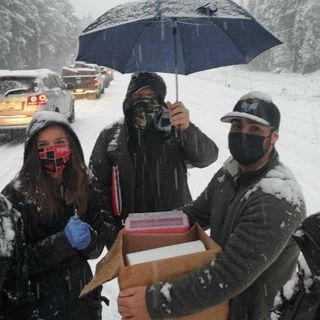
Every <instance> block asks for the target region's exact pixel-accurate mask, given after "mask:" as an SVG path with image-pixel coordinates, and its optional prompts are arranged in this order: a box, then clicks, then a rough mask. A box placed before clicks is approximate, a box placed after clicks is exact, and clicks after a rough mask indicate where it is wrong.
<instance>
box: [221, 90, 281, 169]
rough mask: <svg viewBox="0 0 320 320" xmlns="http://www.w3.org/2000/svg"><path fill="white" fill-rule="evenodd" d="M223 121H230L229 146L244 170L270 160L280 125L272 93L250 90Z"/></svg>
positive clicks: (278, 113)
mask: <svg viewBox="0 0 320 320" xmlns="http://www.w3.org/2000/svg"><path fill="white" fill-rule="evenodd" d="M221 121H222V122H230V123H231V128H230V132H229V149H230V153H231V155H232V156H233V158H234V159H235V160H237V161H238V162H239V165H240V168H241V169H242V171H248V170H249V171H250V170H251V169H255V168H258V167H260V166H261V165H263V164H264V163H266V162H267V161H268V159H269V158H270V156H271V154H272V152H273V150H274V145H275V143H276V141H277V140H278V131H279V125H280V112H279V110H278V108H277V107H276V105H275V104H274V103H273V102H272V99H271V97H270V96H269V95H267V94H265V93H263V92H260V91H252V92H249V93H248V94H246V95H244V96H242V97H241V98H240V99H239V100H238V102H237V103H236V105H235V106H234V108H233V111H232V112H229V113H227V114H226V115H224V116H223V117H222V118H221Z"/></svg>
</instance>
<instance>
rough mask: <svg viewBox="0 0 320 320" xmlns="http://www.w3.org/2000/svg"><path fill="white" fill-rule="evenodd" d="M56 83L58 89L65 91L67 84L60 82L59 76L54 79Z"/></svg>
mask: <svg viewBox="0 0 320 320" xmlns="http://www.w3.org/2000/svg"><path fill="white" fill-rule="evenodd" d="M53 78H54V80H55V82H56V83H57V85H58V87H59V88H61V89H65V84H64V83H63V82H62V81H61V80H60V78H59V77H58V76H54V77H53Z"/></svg>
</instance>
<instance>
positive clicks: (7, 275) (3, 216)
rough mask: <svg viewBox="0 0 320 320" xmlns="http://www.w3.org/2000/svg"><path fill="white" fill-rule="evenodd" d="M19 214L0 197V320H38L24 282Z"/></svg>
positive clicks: (23, 257) (21, 228) (25, 270)
mask: <svg viewBox="0 0 320 320" xmlns="http://www.w3.org/2000/svg"><path fill="white" fill-rule="evenodd" d="M23 252H24V234H23V223H22V220H21V214H20V213H19V212H17V211H16V210H14V209H13V208H12V205H11V203H10V202H9V201H8V200H7V199H5V197H4V196H2V195H1V194H0V319H1V320H19V319H21V320H25V319H28V320H31V319H38V317H37V312H36V308H35V304H34V302H35V301H34V296H33V294H32V292H31V290H30V286H29V281H28V267H27V264H26V261H25V256H24V254H23Z"/></svg>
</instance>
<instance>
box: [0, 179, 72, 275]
mask: <svg viewBox="0 0 320 320" xmlns="http://www.w3.org/2000/svg"><path fill="white" fill-rule="evenodd" d="M15 184H18V183H17V182H16V181H13V182H11V183H9V184H8V185H7V186H6V187H5V188H4V189H3V190H2V193H3V194H4V195H5V196H6V197H7V198H8V200H9V201H10V202H11V203H12V206H13V208H15V209H16V210H17V211H19V212H21V214H22V216H23V215H24V214H27V213H26V212H24V211H26V210H28V206H27V204H26V203H25V202H24V196H23V195H22V194H21V192H20V190H18V189H17V188H16V187H15ZM29 210H30V209H29ZM25 254H26V260H27V263H28V265H29V268H30V273H31V274H33V273H38V272H42V271H45V270H47V269H49V268H52V267H53V266H55V265H57V264H58V263H60V262H61V261H62V260H63V259H65V258H68V257H71V256H74V255H75V254H77V251H76V250H74V249H73V248H72V247H71V245H70V244H69V241H68V240H67V238H66V236H65V234H64V231H63V230H61V231H60V232H58V233H56V234H53V235H50V236H48V237H46V238H44V239H43V240H41V241H36V242H33V243H28V244H27V245H26V246H25Z"/></svg>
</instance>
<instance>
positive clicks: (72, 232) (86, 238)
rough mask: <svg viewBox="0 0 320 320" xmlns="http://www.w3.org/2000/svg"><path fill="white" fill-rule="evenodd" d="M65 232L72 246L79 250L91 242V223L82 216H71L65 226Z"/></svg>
mask: <svg viewBox="0 0 320 320" xmlns="http://www.w3.org/2000/svg"><path fill="white" fill-rule="evenodd" d="M64 233H65V235H66V237H67V239H68V241H69V243H70V245H71V246H72V248H75V249H77V250H83V249H86V248H87V247H88V245H89V244H90V242H91V231H90V225H89V224H88V223H86V222H83V221H81V219H80V218H75V217H71V218H70V219H69V221H68V223H67V225H66V226H65V228H64Z"/></svg>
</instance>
